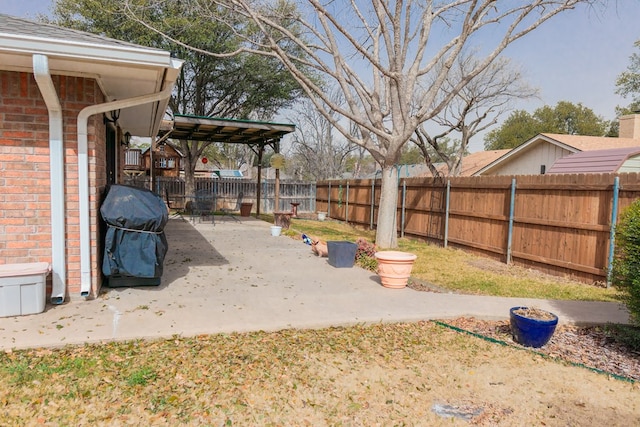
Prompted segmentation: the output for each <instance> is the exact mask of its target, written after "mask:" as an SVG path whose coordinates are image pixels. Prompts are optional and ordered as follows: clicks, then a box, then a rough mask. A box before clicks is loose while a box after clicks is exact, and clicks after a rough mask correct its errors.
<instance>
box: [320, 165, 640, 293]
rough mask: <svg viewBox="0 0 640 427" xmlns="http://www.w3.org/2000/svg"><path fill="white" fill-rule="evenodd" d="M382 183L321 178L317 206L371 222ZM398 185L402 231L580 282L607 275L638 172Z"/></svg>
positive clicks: (639, 189) (638, 191)
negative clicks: (619, 224) (618, 224)
mask: <svg viewBox="0 0 640 427" xmlns="http://www.w3.org/2000/svg"><path fill="white" fill-rule="evenodd" d="M380 183H381V182H380V180H349V181H345V180H342V181H334V180H332V181H323V182H318V183H317V189H316V192H317V196H316V207H317V209H318V211H324V212H327V215H328V216H329V217H331V218H334V219H339V220H343V221H346V222H349V223H353V224H358V225H363V226H368V227H370V228H372V229H374V228H375V227H376V221H377V213H378V212H377V208H378V203H379V201H380ZM398 186H399V195H398V209H397V211H396V212H397V215H396V217H397V230H398V233H399V235H400V236H409V237H417V238H421V239H424V240H427V241H431V242H435V243H438V244H441V245H442V246H445V247H446V246H453V247H457V248H461V249H465V250H471V251H474V252H479V253H482V254H484V255H489V256H491V257H494V258H496V259H499V260H501V261H503V262H506V263H514V264H517V265H521V266H525V267H531V268H535V269H537V270H541V271H544V272H547V273H550V274H555V275H563V276H570V277H572V278H575V279H578V280H581V281H583V282H606V281H607V279H608V273H609V268H610V265H611V261H612V260H613V250H614V244H615V239H613V236H614V233H615V224H616V222H617V218H618V217H619V214H620V212H623V211H624V209H625V208H626V207H628V206H629V205H630V204H631V203H632V202H633V201H634V200H636V199H637V198H638V197H640V176H639V175H638V174H636V173H632V174H620V175H617V174H578V175H526V176H525V175H523V176H516V177H509V176H487V177H456V178H448V179H444V180H442V179H441V180H438V179H434V178H406V179H400V180H399V182H398Z"/></svg>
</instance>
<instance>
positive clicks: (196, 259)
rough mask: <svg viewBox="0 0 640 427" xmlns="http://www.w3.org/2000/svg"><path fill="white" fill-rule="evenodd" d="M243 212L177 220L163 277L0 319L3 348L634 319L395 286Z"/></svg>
mask: <svg viewBox="0 0 640 427" xmlns="http://www.w3.org/2000/svg"><path fill="white" fill-rule="evenodd" d="M239 219H241V221H240V222H235V221H233V220H232V219H229V218H227V219H226V220H217V221H216V223H215V225H214V224H212V223H210V222H198V223H195V224H192V223H191V222H189V221H185V220H183V219H181V218H174V219H171V220H170V221H169V224H168V225H167V227H166V230H165V231H166V234H167V239H168V241H169V252H168V254H167V257H166V259H165V264H164V274H163V277H162V284H161V285H160V286H157V287H140V288H114V289H109V288H106V289H105V290H104V292H103V294H102V295H100V297H98V298H97V299H95V300H92V301H74V302H70V303H66V304H63V305H59V306H50V305H47V307H46V309H45V312H44V313H41V314H36V315H30V316H18V317H6V318H0V335H1V336H0V348H2V349H11V348H29V347H48V346H63V345H67V344H81V343H95V342H104V341H109V340H129V339H138V338H162V337H171V336H174V335H179V336H193V335H199V334H213V333H219V332H245V331H257V330H265V331H272V330H279V329H285V328H321V327H328V326H342V325H353V324H361V323H375V322H402V321H418V320H427V319H446V318H455V317H459V316H475V317H478V318H484V319H507V318H508V315H509V308H510V307H513V306H518V305H526V306H536V307H539V308H542V309H546V310H550V311H553V312H554V313H556V314H558V316H559V317H560V322H563V323H578V324H599V323H607V322H615V323H626V322H628V313H627V311H626V309H625V308H624V307H623V306H621V305H619V304H614V303H603V302H574V301H546V300H532V299H524V298H497V297H483V296H469V295H455V294H445V293H432V292H418V291H414V290H412V289H409V288H406V289H399V290H398V289H387V288H384V287H382V286H381V285H380V281H379V279H378V277H377V276H376V275H375V274H373V273H371V272H369V271H366V270H363V269H360V268H358V267H354V268H334V267H332V266H331V265H329V264H328V262H327V259H326V258H318V257H316V256H315V255H314V254H313V253H312V252H311V250H310V247H309V246H307V245H305V244H304V243H302V242H301V241H300V240H294V239H290V238H288V237H284V236H279V237H272V236H271V234H270V230H269V224H268V223H265V222H263V221H260V220H256V219H253V218H239Z"/></svg>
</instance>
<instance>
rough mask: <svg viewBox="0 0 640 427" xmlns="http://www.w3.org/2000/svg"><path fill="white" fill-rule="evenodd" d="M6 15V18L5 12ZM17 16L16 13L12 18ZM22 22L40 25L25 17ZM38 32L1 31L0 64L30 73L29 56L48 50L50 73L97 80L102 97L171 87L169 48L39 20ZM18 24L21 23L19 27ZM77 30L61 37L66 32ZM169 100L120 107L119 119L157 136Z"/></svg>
mask: <svg viewBox="0 0 640 427" xmlns="http://www.w3.org/2000/svg"><path fill="white" fill-rule="evenodd" d="M4 18H5V19H8V18H7V17H6V16H5V17H4ZM16 19H17V18H16ZM24 22H25V23H26V25H27V26H28V25H29V24H33V25H39V24H35V23H30V22H28V21H24ZM43 27H44V30H43V31H40V33H39V34H38V35H36V36H34V35H31V34H28V33H27V31H28V30H29V28H25V32H24V33H23V32H21V31H16V32H13V31H10V30H8V29H3V30H0V69H1V70H8V71H20V72H26V73H33V59H32V58H33V55H34V54H42V55H46V56H47V57H48V60H49V69H50V72H51V74H52V75H64V76H75V77H83V78H90V79H95V80H96V82H97V84H98V85H99V86H100V88H101V90H102V92H103V93H104V95H105V98H106V99H105V101H107V102H109V101H114V100H121V99H126V98H133V97H136V96H140V95H147V94H152V93H156V92H159V91H161V90H163V89H165V88H167V87H169V86H172V85H173V84H174V83H175V81H176V79H177V77H178V73H179V70H180V68H181V67H182V62H183V61H181V60H177V59H175V58H172V57H171V55H170V52H168V51H164V50H160V49H153V48H146V47H143V46H137V45H133V44H129V43H118V42H117V41H115V40H112V39H107V38H100V37H99V36H95V40H92V39H91V37H84V38H83V37H82V35H83V34H88V33H80V32H73V31H72V30H67V29H62V28H59V27H54V26H48V25H43ZM21 28H22V27H21ZM65 34H68V35H70V36H73V35H77V37H75V38H74V37H68V38H65V37H64V35H65ZM168 102H169V99H168V98H167V99H165V100H161V101H157V102H153V103H150V104H144V105H139V106H136V107H130V108H127V109H123V110H122V111H121V112H120V118H119V120H118V124H119V125H120V126H121V127H122V129H123V131H125V132H130V133H131V134H132V135H136V136H155V134H156V133H157V130H158V128H159V127H160V123H161V121H162V119H163V117H164V113H165V111H166V108H167V105H168Z"/></svg>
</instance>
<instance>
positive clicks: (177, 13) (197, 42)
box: [50, 0, 302, 194]
mask: <svg viewBox="0 0 640 427" xmlns="http://www.w3.org/2000/svg"><path fill="white" fill-rule="evenodd" d="M128 6H129V7H130V8H132V9H134V10H136V12H137V13H139V14H140V15H141V16H144V17H145V20H146V23H147V24H148V25H143V24H142V23H141V22H139V21H136V20H133V19H131V17H130V16H129V15H127V14H126V13H125V2H120V1H116V2H114V1H111V0H58V1H57V2H56V3H55V5H54V8H53V15H52V18H51V19H50V22H52V23H54V24H56V25H59V26H64V27H68V28H74V29H78V30H81V31H87V32H92V33H97V34H102V35H105V36H107V37H112V38H116V39H119V40H124V41H128V42H131V43H136V44H140V45H144V46H150V47H157V48H162V49H165V50H169V51H171V52H172V53H173V54H174V55H175V56H177V57H178V58H180V59H183V60H185V63H184V65H183V67H182V70H181V74H180V77H179V79H178V81H177V83H176V88H175V91H174V93H173V96H172V98H171V100H170V102H169V107H170V109H171V110H172V112H173V113H177V114H191V115H197V116H205V117H224V118H236V119H254V120H256V119H257V120H269V119H270V118H271V117H273V115H274V114H275V113H276V112H278V111H279V110H280V109H282V108H286V107H288V106H290V105H292V104H293V103H294V101H296V100H297V99H298V98H299V97H300V96H301V95H302V91H301V88H300V86H299V85H298V83H297V82H296V81H295V79H294V78H293V77H292V76H291V74H290V73H289V72H288V70H286V69H285V68H284V67H283V66H282V64H281V63H280V61H278V60H277V59H275V58H268V57H262V56H257V55H250V54H244V55H237V56H233V57H221V58H214V57H212V56H211V55H209V54H208V53H207V52H225V51H229V50H235V49H237V48H238V46H239V45H240V43H241V42H242V40H243V37H250V36H251V34H248V33H244V34H243V35H241V34H238V33H237V32H236V31H235V29H233V28H230V27H229V26H227V24H224V23H222V22H221V20H216V19H211V17H209V16H203V15H202V14H201V13H199V12H198V10H197V9H195V8H193V7H191V5H189V4H188V2H180V1H168V2H159V3H156V4H150V3H149V2H148V1H146V0H135V1H130V2H129V4H128ZM216 13H225V10H224V9H218V10H216ZM232 19H233V18H232V17H231V16H227V17H225V20H227V22H228V23H229V22H231V23H234V22H233V21H231V20H232ZM235 24H239V23H238V22H237V21H236V22H235ZM151 27H153V28H154V29H151ZM246 30H247V31H250V30H251V28H246ZM159 31H162V32H163V33H164V35H161V34H160V33H159ZM167 36H168V37H167ZM177 38H180V43H178V42H176V41H175V39H177ZM183 43H187V44H188V45H189V46H190V47H189V48H187V47H186V46H185V45H184V44H183ZM211 144H213V143H211V142H202V141H201V142H198V141H189V140H181V141H179V142H178V146H179V147H180V149H181V151H182V152H183V154H185V159H184V160H185V181H186V192H187V194H193V193H194V192H195V184H194V179H193V177H194V172H195V168H196V164H197V161H198V159H199V158H200V157H201V156H202V155H203V153H204V152H205V150H207V147H209V146H210V145H211ZM214 151H215V152H217V153H222V154H223V156H222V157H223V158H219V159H216V160H219V161H220V163H224V164H227V165H229V164H230V163H233V162H235V163H236V165H235V166H236V167H238V166H239V165H240V164H241V163H243V162H244V163H249V164H250V163H251V162H252V157H253V156H254V153H253V152H252V151H251V150H250V149H249V148H248V147H244V146H242V147H238V146H235V147H230V148H229V147H219V148H218V149H217V150H214ZM231 155H233V156H235V157H236V158H235V159H229V156H231ZM232 160H233V161H232Z"/></svg>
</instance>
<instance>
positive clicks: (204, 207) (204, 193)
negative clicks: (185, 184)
mask: <svg viewBox="0 0 640 427" xmlns="http://www.w3.org/2000/svg"><path fill="white" fill-rule="evenodd" d="M194 205H195V206H194V207H193V215H194V216H198V217H199V218H200V221H202V219H203V217H204V218H206V217H208V216H210V217H211V222H212V223H213V224H215V223H216V219H215V215H214V213H215V210H216V195H215V194H213V193H211V192H209V191H208V190H198V191H196V197H195V203H194Z"/></svg>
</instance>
